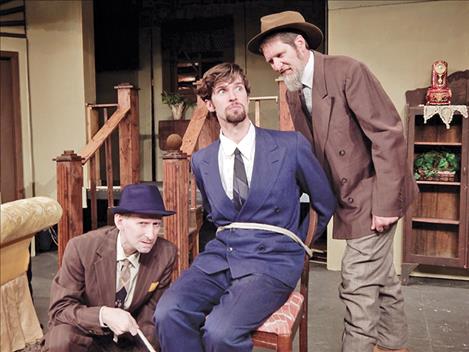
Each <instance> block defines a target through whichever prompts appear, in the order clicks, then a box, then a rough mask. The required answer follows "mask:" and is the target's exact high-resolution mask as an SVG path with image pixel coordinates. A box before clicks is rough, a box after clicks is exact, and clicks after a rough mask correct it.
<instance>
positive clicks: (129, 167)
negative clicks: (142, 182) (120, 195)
mask: <svg viewBox="0 0 469 352" xmlns="http://www.w3.org/2000/svg"><path fill="white" fill-rule="evenodd" d="M114 88H115V89H117V105H118V108H119V109H127V108H129V107H130V110H129V112H128V113H127V116H126V117H125V118H124V119H123V120H122V122H121V123H120V124H119V155H120V159H119V161H120V183H121V186H122V187H123V186H126V185H128V184H129V183H137V182H139V179H140V146H139V140H140V136H139V131H138V94H137V89H136V88H134V87H133V86H132V85H130V84H129V83H121V84H119V85H118V86H116V87H114Z"/></svg>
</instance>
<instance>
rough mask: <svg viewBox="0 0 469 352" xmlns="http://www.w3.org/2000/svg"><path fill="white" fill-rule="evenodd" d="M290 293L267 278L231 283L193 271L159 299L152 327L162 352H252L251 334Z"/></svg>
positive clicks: (227, 277) (222, 275) (221, 275)
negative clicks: (154, 328) (155, 329)
mask: <svg viewBox="0 0 469 352" xmlns="http://www.w3.org/2000/svg"><path fill="white" fill-rule="evenodd" d="M291 291H292V288H291V287H289V286H287V285H285V284H284V283H283V282H281V281H279V280H277V279H275V278H273V277H270V276H268V275H264V274H250V275H247V276H243V277H241V278H237V279H233V278H232V277H231V274H230V270H229V269H227V270H224V271H221V272H217V273H214V274H206V273H204V272H203V271H202V270H200V269H199V268H197V267H196V266H194V265H193V266H192V267H190V268H189V269H188V270H186V271H185V272H184V273H183V274H182V276H181V277H180V278H179V279H178V280H177V281H176V282H175V283H174V284H173V285H172V286H171V287H170V288H169V289H168V290H166V291H165V293H164V294H163V296H162V297H161V299H160V301H159V302H158V305H157V307H156V311H155V315H154V317H153V318H154V321H155V324H156V327H157V331H158V335H159V340H160V345H161V351H162V352H181V351H190V352H202V351H207V352H228V351H236V352H245V351H251V350H252V348H253V346H252V341H251V332H252V331H253V330H255V329H256V328H257V327H259V326H260V325H261V324H262V323H263V322H264V320H266V319H267V318H268V317H269V316H270V314H272V313H273V312H274V311H276V310H277V309H278V308H279V307H280V306H282V304H283V303H285V301H286V300H287V298H288V296H289V295H290V293H291Z"/></svg>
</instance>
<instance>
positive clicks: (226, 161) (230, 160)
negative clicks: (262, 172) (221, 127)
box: [218, 122, 256, 199]
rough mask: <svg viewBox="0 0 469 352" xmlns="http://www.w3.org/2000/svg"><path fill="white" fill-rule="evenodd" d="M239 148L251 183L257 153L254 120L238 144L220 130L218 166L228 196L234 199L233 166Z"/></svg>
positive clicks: (249, 183)
mask: <svg viewBox="0 0 469 352" xmlns="http://www.w3.org/2000/svg"><path fill="white" fill-rule="evenodd" d="M236 148H238V149H239V151H240V152H241V156H242V158H243V163H244V169H245V170H246V177H247V179H248V185H249V186H250V185H251V177H252V168H253V166H254V155H255V153H256V129H255V128H254V125H253V124H252V122H250V124H249V130H248V133H247V134H246V135H245V136H244V137H243V139H242V140H241V141H240V142H239V144H236V143H235V142H233V141H232V140H231V139H229V138H227V137H225V136H224V135H223V132H220V149H219V150H218V168H219V171H220V178H221V183H222V185H223V189H224V190H225V192H226V195H227V196H228V198H230V199H233V168H234V151H235V149H236Z"/></svg>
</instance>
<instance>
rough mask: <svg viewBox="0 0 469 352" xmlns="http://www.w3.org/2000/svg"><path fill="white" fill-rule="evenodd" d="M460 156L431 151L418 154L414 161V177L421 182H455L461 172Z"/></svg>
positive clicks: (446, 152)
mask: <svg viewBox="0 0 469 352" xmlns="http://www.w3.org/2000/svg"><path fill="white" fill-rule="evenodd" d="M459 162H460V156H459V155H458V154H456V153H453V152H449V151H440V150H431V151H428V152H424V153H421V154H418V155H417V157H416V158H415V161H414V176H415V179H416V180H421V181H454V180H455V176H456V171H458V170H459Z"/></svg>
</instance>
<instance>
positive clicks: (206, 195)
mask: <svg viewBox="0 0 469 352" xmlns="http://www.w3.org/2000/svg"><path fill="white" fill-rule="evenodd" d="M249 92H250V88H249V83H248V81H247V79H246V77H245V76H244V73H243V71H242V70H241V68H240V67H239V66H238V65H236V64H230V63H223V64H220V65H217V66H215V67H213V68H211V69H210V70H208V71H207V72H206V73H205V74H204V77H203V79H202V81H201V84H200V86H199V88H198V92H197V93H198V95H199V96H200V97H201V98H202V99H203V100H204V101H205V103H206V104H207V107H208V110H209V111H211V112H212V113H215V114H216V116H217V118H218V122H219V123H220V127H221V133H220V139H219V140H217V141H216V142H214V143H212V144H211V145H209V146H208V147H207V148H204V149H202V150H200V151H198V152H197V153H195V154H194V155H193V156H192V170H193V172H194V174H195V177H196V180H197V185H198V188H199V190H200V192H201V193H202V197H203V201H204V207H205V210H206V212H207V214H208V218H209V219H211V220H212V221H213V222H214V224H215V225H216V226H217V227H218V230H217V235H216V238H215V239H213V240H212V241H210V242H209V243H208V244H207V246H206V248H205V251H204V252H203V253H201V254H200V255H199V256H198V257H197V258H196V259H195V261H194V263H193V264H192V266H191V267H190V268H189V269H188V270H187V271H185V272H184V273H183V274H182V275H181V277H180V278H179V279H178V280H177V281H176V282H175V283H174V284H173V285H172V286H171V287H170V288H169V289H168V290H167V291H166V292H165V294H164V295H163V296H162V297H161V300H160V301H159V304H158V305H157V308H156V311H155V315H154V319H155V323H156V325H157V331H158V335H159V338H160V344H161V349H162V351H163V352H181V351H191V352H199V351H219V352H221V351H238V352H242V351H251V350H252V341H251V335H250V333H251V331H252V330H254V329H256V328H257V327H258V326H260V325H261V324H262V322H263V321H264V320H265V319H267V318H268V317H269V315H270V314H272V313H273V312H274V311H275V310H277V309H278V308H279V307H280V306H281V305H282V304H283V303H284V302H285V301H286V300H287V298H288V296H289V295H290V293H291V291H292V290H293V289H294V287H295V285H296V283H297V281H298V279H299V277H300V275H301V271H302V268H303V258H304V251H305V249H304V248H303V246H302V241H301V240H304V238H305V235H306V230H307V229H306V225H307V223H308V221H307V220H306V221H303V223H300V201H299V198H300V196H301V194H302V193H303V192H305V193H307V194H308V195H309V198H310V203H311V206H312V207H313V208H314V209H315V210H316V212H317V213H318V230H317V233H320V232H322V231H323V230H324V228H325V226H326V225H327V223H328V221H329V219H330V217H331V216H332V213H333V211H334V208H335V205H336V201H335V198H334V195H333V193H332V191H331V188H330V186H329V182H328V180H327V178H326V175H325V174H324V172H323V170H322V168H321V167H320V165H319V163H318V161H317V160H316V159H315V157H314V156H313V154H312V152H311V145H310V144H309V142H308V141H307V140H306V139H305V138H304V137H303V136H302V135H301V134H300V133H297V132H280V131H271V130H266V129H262V128H257V127H254V126H253V124H252V123H251V121H250V120H249V119H248V117H247V112H248V94H249ZM302 224H304V225H305V226H302ZM266 225H270V227H269V229H268V230H267V229H266V227H267V226H266ZM288 235H290V236H291V237H293V238H295V237H296V239H297V240H298V241H295V240H294V239H292V238H291V237H288Z"/></svg>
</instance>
